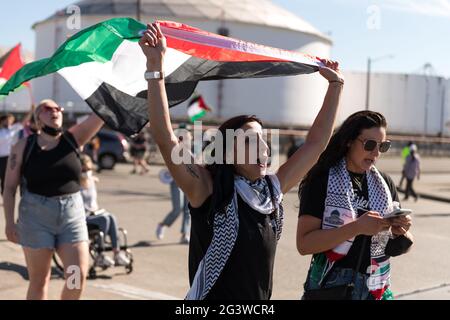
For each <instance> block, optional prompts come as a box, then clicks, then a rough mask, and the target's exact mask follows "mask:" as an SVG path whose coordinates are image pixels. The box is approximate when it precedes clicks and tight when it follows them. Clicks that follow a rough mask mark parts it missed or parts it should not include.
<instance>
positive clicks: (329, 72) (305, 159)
mask: <svg viewBox="0 0 450 320" xmlns="http://www.w3.org/2000/svg"><path fill="white" fill-rule="evenodd" d="M323 62H324V64H325V67H323V68H320V70H319V72H320V74H321V75H322V76H323V77H324V78H325V79H326V80H328V82H329V85H328V90H327V93H326V95H325V99H324V101H323V105H322V108H321V109H320V112H319V114H318V115H317V117H316V119H315V120H314V123H313V125H312V126H311V129H310V130H309V132H308V136H307V138H306V141H305V143H304V144H303V145H302V146H301V147H300V148H299V150H297V151H296V152H295V153H294V154H293V155H292V157H290V158H289V160H288V161H286V162H285V163H284V164H283V165H282V166H281V167H280V169H279V170H278V172H277V176H278V179H279V180H280V184H281V190H282V192H283V193H286V192H288V191H289V190H290V189H291V188H292V187H294V186H295V185H297V184H298V183H299V182H300V180H301V179H302V178H303V176H304V175H305V174H306V173H307V172H308V171H309V170H310V169H311V167H312V166H313V165H314V164H315V163H316V161H317V160H318V158H319V156H320V154H321V153H322V152H323V150H325V148H326V146H327V144H328V142H329V140H330V137H331V134H332V133H333V129H334V123H335V119H336V114H337V110H338V106H339V100H340V97H341V92H342V88H343V86H344V80H343V77H342V75H341V73H340V72H339V64H338V63H337V62H331V61H328V60H323Z"/></svg>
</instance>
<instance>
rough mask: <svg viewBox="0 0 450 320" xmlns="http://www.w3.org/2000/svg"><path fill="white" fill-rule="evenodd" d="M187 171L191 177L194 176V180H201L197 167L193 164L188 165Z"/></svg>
mask: <svg viewBox="0 0 450 320" xmlns="http://www.w3.org/2000/svg"><path fill="white" fill-rule="evenodd" d="M185 166H186V170H187V172H189V174H190V175H191V176H193V177H194V178H197V179H200V176H199V175H198V173H197V172H196V170H195V166H193V165H192V164H186V165H185Z"/></svg>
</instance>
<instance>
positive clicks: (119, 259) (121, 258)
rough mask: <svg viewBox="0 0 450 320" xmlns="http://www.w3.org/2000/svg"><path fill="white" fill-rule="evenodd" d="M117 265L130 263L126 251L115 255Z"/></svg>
mask: <svg viewBox="0 0 450 320" xmlns="http://www.w3.org/2000/svg"><path fill="white" fill-rule="evenodd" d="M114 260H115V265H116V266H128V265H129V264H130V259H128V257H127V255H126V254H125V252H123V251H120V252H119V253H117V254H116V255H115V257H114Z"/></svg>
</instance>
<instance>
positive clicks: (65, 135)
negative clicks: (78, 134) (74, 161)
mask: <svg viewBox="0 0 450 320" xmlns="http://www.w3.org/2000/svg"><path fill="white" fill-rule="evenodd" d="M61 137H62V138H63V139H64V140H66V141H67V143H68V144H69V146H71V147H72V149H73V151H75V153H76V155H77V157H78V159H79V160H80V161H81V152H80V148H79V147H78V146H77V142H76V141H75V139H74V137H73V135H72V134H71V133H68V132H67V131H64V132H63V134H62V136H61Z"/></svg>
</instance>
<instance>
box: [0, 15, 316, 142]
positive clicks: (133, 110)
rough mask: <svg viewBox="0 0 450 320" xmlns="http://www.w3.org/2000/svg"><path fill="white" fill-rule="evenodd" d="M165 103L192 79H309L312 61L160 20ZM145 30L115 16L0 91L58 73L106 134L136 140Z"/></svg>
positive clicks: (181, 95) (141, 112) (142, 111)
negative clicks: (303, 76)
mask: <svg viewBox="0 0 450 320" xmlns="http://www.w3.org/2000/svg"><path fill="white" fill-rule="evenodd" d="M160 25H161V30H162V32H163V34H164V35H165V36H166V38H167V45H168V50H167V54H166V58H165V61H164V63H165V65H164V71H165V72H166V79H165V84H166V89H167V95H168V99H169V105H170V106H171V107H172V106H175V105H177V104H179V103H181V102H183V101H185V100H187V99H189V97H190V96H191V95H192V93H193V92H194V89H195V87H196V86H197V83H198V81H204V80H216V79H233V78H235V79H237V78H261V77H273V76H288V75H297V74H304V73H312V72H315V71H317V70H318V67H319V65H321V62H320V61H319V59H318V58H315V57H311V56H307V55H304V54H301V53H297V52H291V51H285V50H281V49H276V48H270V47H265V46H261V45H257V44H253V43H249V42H244V41H240V40H236V39H232V38H227V37H223V36H220V35H216V34H212V33H208V32H206V31H203V30H199V29H195V28H193V27H190V26H187V25H183V24H180V23H175V22H169V21H161V22H160ZM145 29H146V25H144V24H141V23H140V22H138V21H136V20H133V19H131V18H115V19H111V20H107V21H104V22H101V23H99V24H96V25H94V26H91V27H89V28H87V29H84V30H81V31H80V32H78V33H77V34H75V35H73V36H72V37H70V38H69V39H68V40H67V41H66V42H65V43H64V44H62V45H61V46H60V47H59V48H58V50H57V51H56V52H55V53H54V55H53V56H52V57H50V58H46V59H42V60H39V61H35V62H32V63H30V64H27V65H26V66H24V67H23V68H22V69H20V70H19V71H18V72H17V73H16V74H15V75H14V76H13V77H12V78H11V79H10V80H9V81H8V82H7V83H6V84H5V86H4V87H3V88H2V89H1V90H0V94H8V93H9V92H10V91H12V90H14V89H15V88H17V87H18V86H20V84H21V83H23V82H25V81H28V80H30V79H33V78H36V77H41V76H45V75H47V74H50V73H53V72H58V73H59V74H60V75H62V76H63V77H64V78H65V79H66V80H67V81H68V82H69V83H70V85H71V86H72V87H73V88H74V90H75V91H76V92H77V93H78V94H79V95H80V96H81V97H82V98H83V99H84V100H85V101H86V102H87V104H88V105H89V106H90V107H91V108H92V109H93V110H94V111H95V112H96V113H97V114H98V115H99V116H100V117H101V118H102V119H103V120H105V122H106V123H107V124H108V125H109V126H110V127H111V128H112V129H115V130H118V131H121V132H123V133H125V134H127V135H132V134H135V133H136V132H138V131H140V130H141V128H142V127H143V126H144V125H145V124H146V123H147V121H148V113H147V101H146V96H147V82H146V81H145V80H144V72H145V70H146V58H145V56H144V54H143V53H142V51H141V48H140V47H139V44H138V41H139V39H140V38H141V35H142V33H143V31H145Z"/></svg>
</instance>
